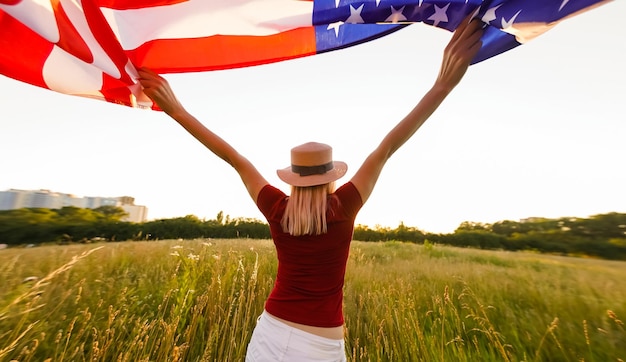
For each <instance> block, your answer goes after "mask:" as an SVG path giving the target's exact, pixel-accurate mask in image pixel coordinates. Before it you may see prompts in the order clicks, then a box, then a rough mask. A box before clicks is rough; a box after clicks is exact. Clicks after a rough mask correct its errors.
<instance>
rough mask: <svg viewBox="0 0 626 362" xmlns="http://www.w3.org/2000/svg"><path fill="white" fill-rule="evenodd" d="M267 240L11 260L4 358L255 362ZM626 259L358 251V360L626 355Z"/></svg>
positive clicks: (0, 310)
mask: <svg viewBox="0 0 626 362" xmlns="http://www.w3.org/2000/svg"><path fill="white" fill-rule="evenodd" d="M275 271H276V260H275V252H274V249H273V246H272V243H271V241H267V240H261V241H259V240H194V241H161V242H126V243H107V244H98V245H71V246H43V247H36V248H30V249H7V250H2V251H0V278H1V279H2V282H1V283H0V361H5V360H6V361H11V360H16V361H241V360H243V357H244V356H245V350H246V345H247V343H248V340H249V339H250V336H251V333H252V329H253V328H254V325H255V322H256V318H257V316H258V315H259V314H260V313H261V311H262V309H263V303H264V300H265V297H266V296H267V294H268V293H269V291H270V289H271V287H272V285H273V278H274V275H275ZM625 314H626V263H623V262H607V261H600V260H591V259H581V258H566V257H557V256H546V255H538V254H528V253H506V252H487V251H478V250H466V249H455V248H448V247H441V246H433V245H426V246H421V245H415V244H403V243H394V242H387V243H360V242H354V243H353V246H352V250H351V256H350V260H349V265H348V273H347V275H346V288H345V315H346V349H347V353H348V356H349V360H350V361H596V362H600V361H602V362H604V361H620V360H625V359H626V331H625V330H624V324H623V322H622V321H621V320H620V318H623V316H624V315H625Z"/></svg>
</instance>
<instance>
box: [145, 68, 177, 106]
mask: <svg viewBox="0 0 626 362" xmlns="http://www.w3.org/2000/svg"><path fill="white" fill-rule="evenodd" d="M138 72H139V78H138V79H137V80H138V81H139V83H141V86H142V87H143V92H144V93H145V94H146V95H147V96H148V97H150V99H152V101H153V102H154V103H156V105H157V106H159V108H161V109H162V110H163V112H165V113H167V114H168V115H170V116H173V115H174V114H176V113H180V112H182V111H184V108H183V105H182V104H181V103H180V102H179V101H178V99H177V98H176V95H175V94H174V91H173V90H172V88H171V87H170V84H169V83H168V82H167V80H165V78H163V77H161V76H160V75H158V74H157V73H155V72H153V71H152V70H150V69H147V68H140V69H138Z"/></svg>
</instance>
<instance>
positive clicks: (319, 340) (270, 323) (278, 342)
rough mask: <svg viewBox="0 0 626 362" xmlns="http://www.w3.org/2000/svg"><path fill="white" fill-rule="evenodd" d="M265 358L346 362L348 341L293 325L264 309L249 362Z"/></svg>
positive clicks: (290, 361)
mask: <svg viewBox="0 0 626 362" xmlns="http://www.w3.org/2000/svg"><path fill="white" fill-rule="evenodd" d="M265 361H268V362H281V361H285V362H308V361H311V362H312V361H318V362H321V361H325V362H345V361H346V352H345V343H344V341H343V339H330V338H324V337H321V336H318V335H315V334H312V333H308V332H305V331H303V330H300V329H298V328H294V327H292V326H289V325H287V324H285V323H283V322H281V321H279V320H278V319H276V318H274V317H272V316H271V315H270V314H269V313H267V312H265V311H263V314H261V316H260V317H259V319H258V321H257V325H256V327H255V328H254V332H252V339H251V340H250V343H249V344H248V351H247V353H246V362H265Z"/></svg>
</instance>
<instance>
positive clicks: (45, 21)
mask: <svg viewBox="0 0 626 362" xmlns="http://www.w3.org/2000/svg"><path fill="white" fill-rule="evenodd" d="M608 1H610V0H492V1H479V0H456V1H455V0H447V1H440V0H362V1H356V0H314V1H307V0H239V1H232V0H82V1H79V0H0V50H1V51H0V74H4V75H6V76H8V77H11V78H14V79H17V80H19V81H22V82H26V83H30V84H33V85H36V86H39V87H43V88H47V89H51V90H54V91H57V92H61V93H65V94H72V95H77V96H83V97H91V98H96V99H101V100H105V101H108V102H112V103H118V104H122V105H126V106H131V107H152V106H153V105H152V102H151V101H150V99H148V98H147V97H146V96H145V95H143V93H142V92H141V88H140V86H139V85H138V84H137V83H136V81H135V80H134V79H135V78H136V76H137V74H136V67H143V66H145V67H149V68H152V69H153V70H155V71H157V72H159V73H175V72H192V71H210V70H218V69H230V68H239V67H247V66H254V65H260V64H265V63H272V62H279V61H284V60H288V59H293V58H298V57H304V56H310V55H314V54H319V53H323V52H327V51H333V50H337V49H342V48H345V47H349V46H352V45H356V44H360V43H363V42H366V41H370V40H373V39H376V38H379V37H382V36H385V35H387V34H390V33H393V32H395V31H397V30H399V29H401V28H403V27H404V26H407V25H409V24H412V23H418V22H421V23H424V24H427V25H431V26H435V27H439V28H443V29H446V30H449V31H454V29H456V27H457V26H458V25H459V23H460V22H461V21H462V20H463V19H464V18H465V17H466V16H467V15H469V14H473V15H474V17H475V18H479V19H481V20H482V21H483V23H484V24H485V25H486V31H485V32H484V35H483V39H482V40H483V46H482V48H481V50H480V52H479V53H478V55H477V56H476V58H475V59H474V61H473V63H476V62H480V61H483V60H485V59H488V58H490V57H493V56H495V55H497V54H500V53H502V52H505V51H507V50H509V49H512V48H514V47H516V46H518V45H520V44H523V43H524V42H526V41H528V40H530V39H532V38H534V37H536V36H538V35H540V34H542V33H543V32H545V31H547V30H549V29H550V28H551V27H553V26H554V25H556V24H558V23H559V22H560V21H562V20H565V19H567V18H569V17H572V16H575V15H577V14H580V13H582V12H584V11H587V10H590V9H592V8H594V7H595V6H599V5H601V4H603V3H606V2H608Z"/></svg>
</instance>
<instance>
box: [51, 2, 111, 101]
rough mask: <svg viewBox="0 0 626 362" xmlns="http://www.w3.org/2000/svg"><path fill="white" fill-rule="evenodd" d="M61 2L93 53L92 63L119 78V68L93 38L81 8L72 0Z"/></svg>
mask: <svg viewBox="0 0 626 362" xmlns="http://www.w3.org/2000/svg"><path fill="white" fill-rule="evenodd" d="M61 4H62V5H63V9H65V12H66V13H67V17H68V18H69V19H70V21H71V22H72V24H73V25H74V27H75V28H76V30H77V31H78V33H79V34H80V35H81V37H82V38H83V40H84V41H85V43H87V46H88V47H89V50H90V51H91V54H92V55H93V65H95V66H96V67H97V68H100V69H102V71H104V72H105V73H107V74H108V75H110V76H112V77H113V78H117V79H120V77H121V74H120V71H119V69H117V67H116V66H115V63H113V60H111V57H109V55H108V54H107V53H106V52H105V51H104V49H102V47H101V46H100V44H99V43H98V42H97V41H96V38H94V36H93V33H92V32H91V29H89V25H88V24H87V20H86V19H85V14H84V12H83V8H82V7H79V6H77V5H76V3H75V2H74V1H72V0H61ZM98 89H100V88H98Z"/></svg>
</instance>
